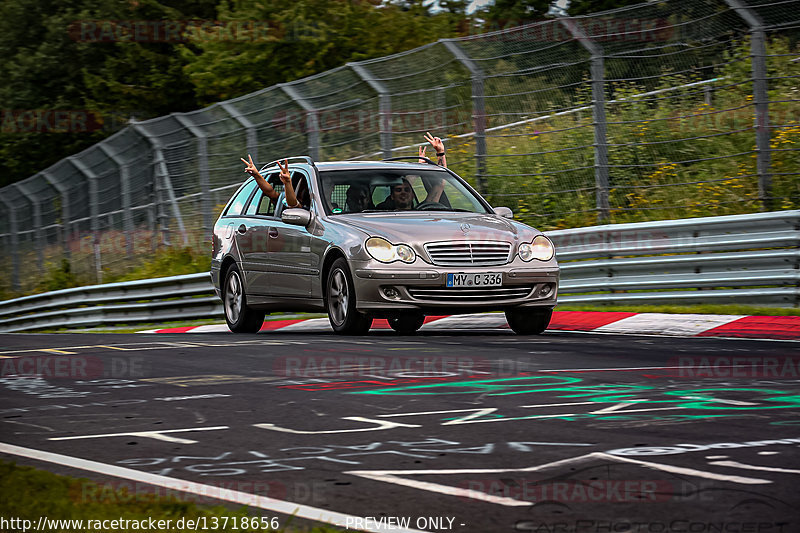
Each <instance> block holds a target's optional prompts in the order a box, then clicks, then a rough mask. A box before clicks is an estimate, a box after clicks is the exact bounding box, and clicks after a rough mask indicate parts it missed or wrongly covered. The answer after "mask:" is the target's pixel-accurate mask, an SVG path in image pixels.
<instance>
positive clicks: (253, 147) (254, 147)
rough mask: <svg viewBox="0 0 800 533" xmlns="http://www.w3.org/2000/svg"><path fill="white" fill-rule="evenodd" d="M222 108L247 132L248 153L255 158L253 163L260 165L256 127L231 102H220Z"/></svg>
mask: <svg viewBox="0 0 800 533" xmlns="http://www.w3.org/2000/svg"><path fill="white" fill-rule="evenodd" d="M219 105H220V107H221V108H222V109H223V110H225V112H226V113H228V114H229V115H230V116H231V117H233V119H234V120H235V121H236V122H238V123H239V124H241V125H242V127H243V128H244V129H245V131H246V132H247V153H248V154H250V155H251V156H253V161H254V162H255V163H256V164H258V138H257V137H256V125H255V124H253V123H252V122H250V120H249V119H248V118H247V117H245V116H244V115H242V114H241V113H240V112H239V110H238V109H236V107H235V106H234V105H233V104H231V103H230V102H220V104H219Z"/></svg>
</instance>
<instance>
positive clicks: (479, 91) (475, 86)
mask: <svg viewBox="0 0 800 533" xmlns="http://www.w3.org/2000/svg"><path fill="white" fill-rule="evenodd" d="M439 42H440V43H442V44H443V45H444V47H445V48H447V50H448V51H449V52H450V53H451V54H453V56H454V57H455V58H456V59H457V60H458V61H459V62H460V63H461V64H462V65H464V66H465V67H466V68H467V70H469V72H470V75H471V76H472V121H473V125H474V127H475V179H476V185H477V187H476V188H477V189H478V192H479V193H481V194H482V195H485V194H486V193H487V191H488V187H487V184H486V174H487V171H486V154H487V149H486V104H485V101H484V95H483V78H484V74H483V70H482V69H481V68H480V67H479V66H478V65H477V63H475V61H473V60H472V58H471V57H469V56H468V55H467V53H466V52H464V50H463V49H462V48H461V47H460V46H458V43H457V42H456V41H454V40H452V39H439Z"/></svg>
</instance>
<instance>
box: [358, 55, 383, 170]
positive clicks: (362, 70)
mask: <svg viewBox="0 0 800 533" xmlns="http://www.w3.org/2000/svg"><path fill="white" fill-rule="evenodd" d="M347 66H348V67H350V68H351V69H353V72H355V73H356V74H357V75H358V77H359V78H361V79H362V80H364V81H365V82H367V84H368V85H369V86H370V87H371V88H372V90H373V91H375V92H376V93H378V116H380V121H381V123H380V127H379V131H380V139H381V150H382V151H383V157H384V158H385V159H389V158H390V157H392V95H391V93H389V89H387V88H386V85H385V84H383V83H381V82H380V81H378V80H376V79H375V78H373V77H372V73H371V72H370V71H369V70H367V68H366V67H364V66H363V65H360V64H359V63H348V64H347Z"/></svg>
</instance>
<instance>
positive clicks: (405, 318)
mask: <svg viewBox="0 0 800 533" xmlns="http://www.w3.org/2000/svg"><path fill="white" fill-rule="evenodd" d="M388 322H389V327H391V328H392V329H393V330H395V331H396V332H397V333H399V334H400V335H411V334H412V333H414V332H416V331H417V330H418V329H419V328H421V327H422V324H424V323H425V315H423V314H421V313H410V314H403V315H399V316H395V317H392V318H390V319H389V320H388Z"/></svg>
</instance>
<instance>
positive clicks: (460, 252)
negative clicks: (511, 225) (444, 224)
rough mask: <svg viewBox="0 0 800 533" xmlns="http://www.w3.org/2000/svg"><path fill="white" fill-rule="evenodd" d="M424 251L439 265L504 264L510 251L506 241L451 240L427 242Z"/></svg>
mask: <svg viewBox="0 0 800 533" xmlns="http://www.w3.org/2000/svg"><path fill="white" fill-rule="evenodd" d="M425 251H427V252H428V255H429V256H430V258H431V261H433V264H434V265H439V266H492V265H505V264H506V263H508V257H509V255H510V253H511V244H510V243H507V242H486V241H452V242H429V243H427V244H426V245H425Z"/></svg>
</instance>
